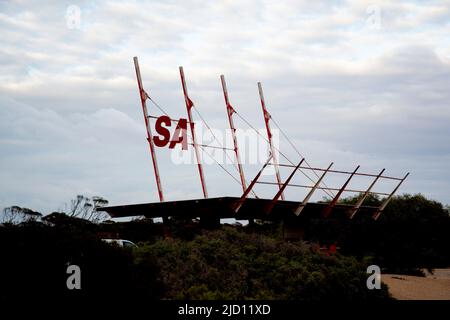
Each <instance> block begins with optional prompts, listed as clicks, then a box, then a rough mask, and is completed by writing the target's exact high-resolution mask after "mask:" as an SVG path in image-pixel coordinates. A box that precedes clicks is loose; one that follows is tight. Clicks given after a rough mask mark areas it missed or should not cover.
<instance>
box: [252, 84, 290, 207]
mask: <svg viewBox="0 0 450 320" xmlns="http://www.w3.org/2000/svg"><path fill="white" fill-rule="evenodd" d="M258 91H259V98H260V100H261V106H262V110H263V115H264V123H265V124H266V129H267V138H268V140H269V146H270V152H271V153H272V156H273V164H274V167H275V175H276V177H277V183H278V188H279V189H281V187H282V185H283V184H282V182H281V177H280V169H279V167H278V158H277V154H276V153H275V148H274V146H273V143H272V132H271V131H270V124H269V121H270V114H269V112H267V109H266V103H265V101H264V94H263V90H262V86H261V82H258ZM281 200H284V194H283V193H281Z"/></svg>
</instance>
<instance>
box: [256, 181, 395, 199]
mask: <svg viewBox="0 0 450 320" xmlns="http://www.w3.org/2000/svg"><path fill="white" fill-rule="evenodd" d="M256 183H258V184H270V185H278V183H276V182H269V181H257V182H256ZM288 186H289V187H297V188H308V189H312V188H314V186H307V185H301V184H289V185H288ZM317 189H320V190H330V191H339V190H341V189H337V188H325V187H317ZM344 191H346V192H355V193H357V192H365V191H366V190H354V189H345V190H344ZM369 193H371V194H379V195H382V196H389V193H384V192H375V191H370V192H369Z"/></svg>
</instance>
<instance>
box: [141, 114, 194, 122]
mask: <svg viewBox="0 0 450 320" xmlns="http://www.w3.org/2000/svg"><path fill="white" fill-rule="evenodd" d="M165 116H166V117H169V116H168V115H165ZM148 118H150V119H158V118H159V117H157V116H148ZM169 119H170V121H173V122H179V121H180V119H173V118H171V117H169ZM186 123H190V122H189V121H187V120H186ZM194 124H195V123H194Z"/></svg>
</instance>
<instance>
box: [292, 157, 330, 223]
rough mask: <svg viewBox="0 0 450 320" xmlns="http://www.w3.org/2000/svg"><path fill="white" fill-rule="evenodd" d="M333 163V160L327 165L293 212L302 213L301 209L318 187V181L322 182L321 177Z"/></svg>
mask: <svg viewBox="0 0 450 320" xmlns="http://www.w3.org/2000/svg"><path fill="white" fill-rule="evenodd" d="M332 165H333V162H332V163H331V164H330V165H329V166H328V168H327V169H326V170H325V171H324V172H323V174H322V175H321V176H320V178H319V180H317V182H316V184H315V185H314V187H313V188H312V189H311V190H310V191H309V192H308V194H307V195H306V197H305V199H303V201H302V203H300V205H299V206H298V207H297V209H295V211H294V213H295V214H296V215H297V216H298V215H300V213H302V211H303V209H304V208H305V207H306V204H307V203H308V201H309V199H310V198H311V196H312V195H313V193H314V191H316V189H317V188H318V187H319V185H320V183H321V182H322V180H323V178H324V177H325V175H326V174H327V173H328V171H329V170H330V168H331V166H332Z"/></svg>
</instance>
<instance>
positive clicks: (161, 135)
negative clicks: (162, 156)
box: [153, 116, 187, 150]
mask: <svg viewBox="0 0 450 320" xmlns="http://www.w3.org/2000/svg"><path fill="white" fill-rule="evenodd" d="M171 125H172V120H171V119H170V118H169V117H168V116H161V117H159V118H158V119H157V120H156V124H155V129H156V132H157V135H155V136H154V137H153V142H154V143H155V145H156V146H157V147H161V148H162V147H165V146H167V145H169V149H173V148H175V146H176V145H177V144H178V143H181V147H182V149H183V150H187V134H186V130H187V119H183V118H180V119H179V120H178V124H177V127H176V128H175V131H174V133H173V135H172V138H170V131H169V129H167V128H168V127H171Z"/></svg>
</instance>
